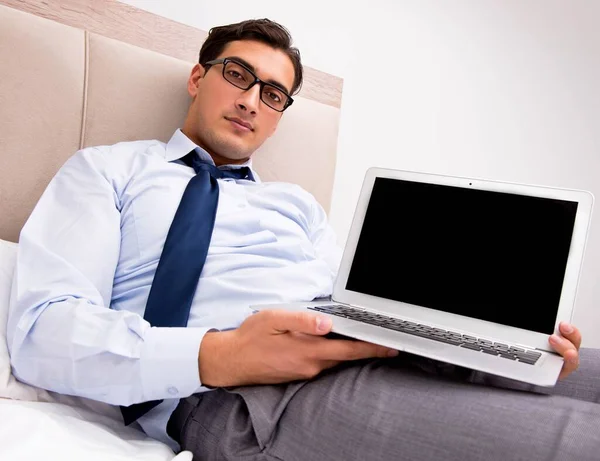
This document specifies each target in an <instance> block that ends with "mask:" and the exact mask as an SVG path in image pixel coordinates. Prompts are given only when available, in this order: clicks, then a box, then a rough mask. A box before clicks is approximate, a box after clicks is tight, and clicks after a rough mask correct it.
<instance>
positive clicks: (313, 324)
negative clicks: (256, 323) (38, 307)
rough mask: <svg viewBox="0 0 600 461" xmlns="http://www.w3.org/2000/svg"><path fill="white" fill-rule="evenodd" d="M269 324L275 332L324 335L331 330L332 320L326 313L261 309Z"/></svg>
mask: <svg viewBox="0 0 600 461" xmlns="http://www.w3.org/2000/svg"><path fill="white" fill-rule="evenodd" d="M263 313H264V314H265V317H267V321H268V322H269V326H270V327H271V328H272V329H273V330H275V331H276V332H277V333H287V332H289V331H295V332H299V333H306V334H309V335H325V334H327V333H329V332H330V331H331V327H332V321H331V319H330V318H329V317H328V316H326V315H318V314H312V313H310V312H289V311H280V310H272V311H263Z"/></svg>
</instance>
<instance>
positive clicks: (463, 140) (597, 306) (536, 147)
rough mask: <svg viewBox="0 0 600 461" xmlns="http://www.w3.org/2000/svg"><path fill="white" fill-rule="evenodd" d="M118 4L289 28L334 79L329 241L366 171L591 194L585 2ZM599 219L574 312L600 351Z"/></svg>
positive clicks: (594, 80)
mask: <svg viewBox="0 0 600 461" xmlns="http://www.w3.org/2000/svg"><path fill="white" fill-rule="evenodd" d="M126 3H129V4H131V5H134V6H137V7H139V8H143V9H146V10H149V11H152V12H153V13H156V14H160V15H163V16H165V17H168V18H170V19H174V20H176V21H180V22H183V23H187V24H190V25H193V26H195V27H198V28H201V29H204V30H208V29H209V28H210V27H212V26H214V25H220V24H227V23H231V22H236V21H238V20H243V19H248V18H257V17H269V18H271V19H273V20H276V21H278V22H281V23H282V24H284V25H285V26H286V27H288V29H290V31H291V32H292V35H293V37H294V39H295V44H296V45H297V46H298V47H299V48H300V50H301V52H302V55H303V59H304V63H305V64H307V65H309V66H311V67H314V68H317V69H320V70H323V71H326V72H329V73H333V74H336V75H339V76H341V77H343V78H344V93H343V102H342V118H341V125H340V138H339V150H338V167H337V174H336V181H335V188H334V196H333V204H332V211H331V222H332V225H333V227H334V229H335V230H336V231H337V233H338V236H339V239H340V243H344V241H345V238H346V234H347V232H348V229H349V227H350V222H351V219H352V214H353V210H354V205H355V203H356V200H357V198H358V193H359V189H360V184H361V181H362V177H363V174H364V171H365V170H366V169H367V168H368V167H369V166H384V167H392V168H401V169H414V170H419V171H429V172H434V173H444V174H456V175H463V176H476V177H483V178H490V179H498V180H507V181H515V182H527V183H537V184H545V185H551V186H559V187H570V188H579V189H587V190H590V191H592V192H593V193H595V195H596V197H598V199H599V200H600V92H599V91H598V88H597V87H598V82H600V27H597V24H598V21H599V20H600V2H597V1H596V0H573V1H570V2H566V1H563V0H529V1H527V2H524V1H521V0H470V1H469V0H453V1H442V0H437V1H434V0H406V1H392V0H388V1H386V0H371V1H370V2H368V8H366V7H365V6H364V5H365V3H362V2H361V3H360V5H361V7H353V8H352V9H350V8H349V7H348V5H349V4H350V2H348V1H329V2H326V1H323V0H320V1H316V0H304V1H302V2H297V3H296V2H281V1H277V0H256V1H252V2H248V1H247V0H243V1H241V0H229V1H227V2H215V1H214V0H213V1H197V0H171V1H159V0H155V1H153V0H126ZM293 3H296V5H297V6H295V7H293V6H292V4H293ZM598 206H600V205H598V204H597V206H596V208H598ZM599 220H600V210H597V211H596V216H595V219H594V222H593V223H592V229H591V234H590V238H589V242H588V248H587V254H586V260H585V263H584V270H583V275H582V278H581V282H580V288H579V296H578V300H577V307H576V312H575V317H574V323H575V324H576V325H578V326H579V328H580V329H581V330H582V332H583V334H584V338H585V339H584V345H586V346H588V347H600V334H599V333H600V285H599V284H598V283H597V282H596V279H597V275H598V274H599V273H600V224H599Z"/></svg>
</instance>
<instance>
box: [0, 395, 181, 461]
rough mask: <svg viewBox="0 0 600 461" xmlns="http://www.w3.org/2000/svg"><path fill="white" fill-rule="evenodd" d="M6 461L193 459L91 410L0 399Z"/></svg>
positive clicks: (1, 455)
mask: <svg viewBox="0 0 600 461" xmlns="http://www.w3.org/2000/svg"><path fill="white" fill-rule="evenodd" d="M0 460H2V461H13V460H15V461H17V460H27V461H32V460H45V461H52V460H60V461H70V460H81V461H83V460H85V461H95V460H98V461H100V460H102V461H125V460H127V461H130V460H145V461H167V460H168V461H171V460H176V461H191V460H192V455H191V453H189V452H182V453H180V454H179V455H177V456H175V454H174V453H173V451H172V450H171V449H170V448H169V447H167V446H166V445H164V444H162V443H160V442H158V441H156V440H152V439H150V438H149V437H147V436H146V435H145V434H144V433H142V432H141V431H139V430H137V429H132V428H129V427H124V426H123V424H122V423H120V422H118V421H116V420H114V419H112V418H110V417H108V416H106V415H101V414H98V413H95V412H93V411H91V410H89V409H87V408H81V407H74V406H69V405H65V404H62V403H48V402H27V401H19V400H8V399H2V398H0Z"/></svg>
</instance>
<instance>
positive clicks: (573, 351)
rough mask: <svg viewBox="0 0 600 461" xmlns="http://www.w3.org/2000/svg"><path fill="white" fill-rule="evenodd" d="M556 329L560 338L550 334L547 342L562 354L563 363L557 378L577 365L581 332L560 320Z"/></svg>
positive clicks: (564, 375)
mask: <svg viewBox="0 0 600 461" xmlns="http://www.w3.org/2000/svg"><path fill="white" fill-rule="evenodd" d="M558 330H559V331H560V333H561V334H562V336H563V337H562V338H561V337H559V336H558V335H556V334H554V335H552V336H550V339H549V342H550V345H551V346H552V348H553V349H554V350H555V351H556V352H558V353H559V354H560V355H562V356H563V358H564V359H565V364H564V365H563V368H562V371H561V372H560V375H559V376H558V379H564V378H566V377H567V376H569V375H570V374H571V373H572V372H574V371H575V370H577V367H579V347H580V346H581V333H580V332H579V330H578V329H577V328H575V327H574V326H573V325H570V324H568V323H567V322H561V323H560V325H559V326H558Z"/></svg>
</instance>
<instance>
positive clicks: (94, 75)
mask: <svg viewBox="0 0 600 461" xmlns="http://www.w3.org/2000/svg"><path fill="white" fill-rule="evenodd" d="M205 37H206V33H205V32H203V31H199V30H196V29H193V28H191V27H189V26H184V25H182V24H178V23H175V22H173V21H169V20H166V19H164V18H161V17H158V16H155V15H152V14H150V13H147V12H144V11H141V10H138V9H136V8H133V7H131V6H128V5H125V4H122V3H119V2H115V1H94V2H92V0H61V1H53V2H46V1H42V0H24V1H23V0H19V1H17V0H0V62H2V78H1V79H0V127H2V133H1V136H0V217H1V219H0V459H2V460H18V459H23V460H30V459H44V460H54V459H56V460H59V459H60V460H65V459H86V460H95V459H98V460H100V459H101V460H104V461H112V460H128V459H143V460H171V459H177V460H178V461H184V460H190V459H191V454H190V453H188V452H182V453H180V454H178V455H177V456H176V455H175V453H173V451H172V450H171V449H170V448H169V447H167V446H166V445H164V444H162V443H160V442H157V441H155V440H152V439H150V438H148V437H147V436H145V434H143V433H142V432H141V431H140V430H139V428H138V427H135V426H130V427H125V426H124V425H123V423H122V420H121V415H120V412H119V410H118V408H116V407H112V406H110V405H107V404H103V403H100V402H94V401H90V400H86V399H82V398H77V397H72V396H62V395H57V394H54V393H52V392H48V391H46V390H43V389H38V388H35V387H33V386H30V385H27V384H24V383H20V382H18V381H17V380H15V378H14V377H13V376H12V374H11V369H10V361H9V355H8V348H7V345H6V319H7V315H8V306H9V300H10V287H11V282H12V278H13V272H14V265H15V260H16V257H17V249H18V243H17V242H18V236H19V232H20V229H21V227H22V226H23V224H24V222H25V221H26V219H27V217H28V216H29V214H30V213H31V210H32V209H33V207H34V206H35V203H36V201H37V200H38V199H39V197H40V195H41V193H42V192H43V190H44V188H45V187H46V185H47V184H48V182H49V181H50V179H51V178H52V176H53V175H54V173H55V172H56V171H57V170H58V169H59V168H60V166H61V165H62V164H63V163H64V161H65V160H66V159H67V158H68V157H70V156H71V155H72V154H74V153H75V152H76V151H77V150H78V149H80V148H82V147H87V146H92V145H101V144H112V143H115V142H118V141H127V140H135V139H160V140H163V141H167V140H168V138H169V137H170V135H171V134H172V132H173V131H174V130H175V128H177V127H179V126H180V125H181V123H182V121H183V119H184V116H185V113H186V110H187V104H188V96H187V93H186V90H185V82H186V80H187V77H188V75H189V72H190V70H191V68H192V66H193V64H194V61H195V59H196V56H197V51H198V50H199V48H200V45H201V42H202V40H203V39H204V38H205ZM305 72H306V79H305V84H304V86H303V88H302V91H301V93H300V94H299V95H298V96H297V97H296V98H295V100H296V102H295V103H294V107H293V108H292V110H290V111H288V112H286V115H285V117H284V118H283V119H282V122H281V124H280V128H279V130H278V132H277V133H276V135H275V136H273V137H272V138H271V139H269V141H268V142H267V143H265V145H264V146H263V147H262V148H261V149H260V151H259V152H257V154H256V156H255V161H254V166H255V168H256V169H257V171H258V172H259V174H260V176H261V178H263V180H278V181H289V182H294V183H297V184H300V185H301V186H303V187H304V188H305V189H307V190H308V191H309V192H311V193H312V194H313V195H314V196H315V197H316V198H317V199H318V200H319V202H320V203H321V204H322V205H323V206H324V208H325V209H326V210H328V209H329V205H330V200H331V191H332V187H333V177H334V169H335V152H336V144H337V134H338V124H339V116H340V102H341V91H342V80H341V79H340V78H338V77H335V76H332V75H328V74H324V73H322V72H319V71H317V70H315V69H310V68H306V70H305ZM148 95H152V97H149V96H148Z"/></svg>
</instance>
